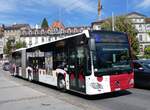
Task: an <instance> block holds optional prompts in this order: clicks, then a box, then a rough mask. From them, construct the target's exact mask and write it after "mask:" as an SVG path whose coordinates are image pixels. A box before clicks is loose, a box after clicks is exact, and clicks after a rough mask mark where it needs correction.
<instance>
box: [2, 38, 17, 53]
mask: <svg viewBox="0 0 150 110" xmlns="http://www.w3.org/2000/svg"><path fill="white" fill-rule="evenodd" d="M14 42H15V40H14V39H8V41H7V42H6V45H5V46H4V54H7V55H10V54H11V53H12V50H13V48H14V45H13V44H14Z"/></svg>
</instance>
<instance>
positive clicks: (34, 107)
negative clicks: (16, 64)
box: [0, 70, 82, 110]
mask: <svg viewBox="0 0 150 110" xmlns="http://www.w3.org/2000/svg"><path fill="white" fill-rule="evenodd" d="M2 72H3V71H2V70H0V110H82V109H80V108H79V107H77V106H74V105H71V104H69V103H67V102H65V101H62V100H59V99H56V98H55V97H53V96H47V95H46V94H43V93H41V92H38V91H36V90H34V89H32V88H29V87H27V86H23V85H21V84H17V83H15V82H13V81H10V80H8V79H6V78H4V77H3V75H1V74H3V73H2Z"/></svg>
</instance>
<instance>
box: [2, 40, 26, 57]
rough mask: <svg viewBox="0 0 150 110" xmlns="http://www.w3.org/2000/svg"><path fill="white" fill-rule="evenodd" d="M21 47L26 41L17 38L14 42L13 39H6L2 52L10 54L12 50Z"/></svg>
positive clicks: (24, 45)
mask: <svg viewBox="0 0 150 110" xmlns="http://www.w3.org/2000/svg"><path fill="white" fill-rule="evenodd" d="M23 47H26V42H24V41H20V40H19V41H17V42H16V43H15V40H14V39H8V41H7V42H6V45H5V46H4V54H7V55H8V56H10V55H11V53H12V51H13V50H15V49H19V48H23Z"/></svg>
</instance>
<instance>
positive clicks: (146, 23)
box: [92, 12, 150, 55]
mask: <svg viewBox="0 0 150 110" xmlns="http://www.w3.org/2000/svg"><path fill="white" fill-rule="evenodd" d="M126 17H127V18H128V19H129V20H131V21H132V24H133V26H135V28H136V30H137V31H138V33H137V36H136V37H137V39H138V41H139V44H140V45H139V49H140V54H141V55H143V54H144V48H145V47H147V46H150V18H148V17H147V16H145V15H142V14H140V13H137V12H132V13H129V14H127V15H126ZM106 21H107V19H106V20H101V21H97V22H93V23H92V28H93V30H101V24H102V23H103V22H106Z"/></svg>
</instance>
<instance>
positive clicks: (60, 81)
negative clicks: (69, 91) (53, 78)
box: [57, 75, 66, 92]
mask: <svg viewBox="0 0 150 110" xmlns="http://www.w3.org/2000/svg"><path fill="white" fill-rule="evenodd" d="M57 88H58V89H59V90H61V91H63V92H65V91H66V83H65V79H64V76H63V75H60V76H58V80H57Z"/></svg>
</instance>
